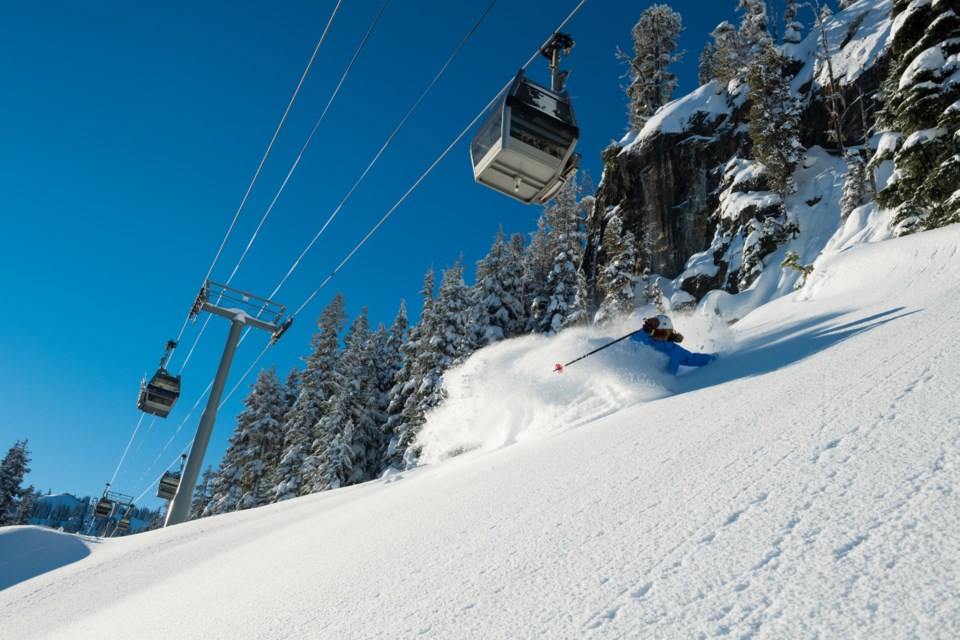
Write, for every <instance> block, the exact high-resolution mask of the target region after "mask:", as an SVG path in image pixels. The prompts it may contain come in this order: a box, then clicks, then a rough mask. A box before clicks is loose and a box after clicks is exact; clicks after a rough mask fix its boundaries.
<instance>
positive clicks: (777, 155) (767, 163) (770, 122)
mask: <svg viewBox="0 0 960 640" xmlns="http://www.w3.org/2000/svg"><path fill="white" fill-rule="evenodd" d="M746 80H747V85H748V86H749V87H750V100H751V102H752V104H751V107H750V122H749V124H748V133H749V135H750V140H751V141H752V142H753V157H754V158H756V160H757V161H759V162H760V163H761V164H762V165H763V166H764V168H765V169H766V176H767V182H768V185H769V187H770V190H771V191H773V192H775V193H777V194H779V195H780V197H781V199H782V198H786V196H787V195H789V194H791V193H793V192H794V191H795V190H796V184H795V183H794V180H793V172H794V170H795V169H796V167H797V164H798V163H799V162H800V159H801V158H802V157H803V149H802V147H801V146H800V142H799V138H800V135H799V129H800V106H799V101H798V100H797V98H796V96H794V95H793V93H792V92H791V91H790V82H789V80H788V78H787V77H786V75H785V61H784V59H783V57H782V56H781V55H780V53H779V52H777V50H776V49H775V48H774V46H773V44H772V43H771V42H770V41H769V40H768V41H767V42H766V43H765V44H764V45H763V47H762V49H761V50H760V52H759V53H758V55H757V56H756V58H755V59H754V60H753V62H751V63H750V66H749V68H748V70H747V77H746Z"/></svg>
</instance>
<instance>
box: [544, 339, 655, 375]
mask: <svg viewBox="0 0 960 640" xmlns="http://www.w3.org/2000/svg"><path fill="white" fill-rule="evenodd" d="M639 331H640V329H637V330H636V331H631V332H630V333H628V334H627V335H625V336H621V337H619V338H617V339H616V340H614V341H613V342H608V343H607V344H605V345H603V346H601V347H597V348H596V349H594V350H593V351H591V352H590V353H585V354H583V355H582V356H580V357H579V358H575V359H573V360H571V361H570V362H568V363H567V364H560V363H559V362H558V363H557V366H555V367H554V368H553V370H554V371H556V372H557V373H563V368H564V367H569V366H570V365H572V364H573V363H574V362H579V361H580V360H583V359H584V358H586V357H587V356H592V355H593V354H595V353H596V352H597V351H603V350H604V349H606V348H607V347H612V346H613V345H615V344H617V343H618V342H620V341H621V340H626V339H627V338H629V337H630V336H632V335H634V334H635V333H638V332H639Z"/></svg>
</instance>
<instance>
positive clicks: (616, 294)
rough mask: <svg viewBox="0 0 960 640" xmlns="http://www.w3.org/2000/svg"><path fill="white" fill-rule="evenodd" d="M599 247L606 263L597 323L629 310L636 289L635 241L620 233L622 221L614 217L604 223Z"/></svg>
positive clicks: (628, 235)
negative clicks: (603, 252) (602, 250)
mask: <svg viewBox="0 0 960 640" xmlns="http://www.w3.org/2000/svg"><path fill="white" fill-rule="evenodd" d="M603 248H604V251H605V253H606V256H607V264H606V266H605V267H604V269H603V271H602V272H601V274H600V280H599V283H598V284H599V287H600V291H601V293H602V294H603V302H601V303H600V309H599V311H598V312H597V315H596V322H597V323H598V324H599V323H602V322H607V321H609V320H611V319H613V318H614V317H616V316H619V315H626V314H628V313H630V312H631V311H633V308H634V298H635V292H636V287H637V240H636V237H635V236H634V235H633V233H632V232H630V231H627V232H626V233H624V231H623V220H622V219H621V218H620V216H618V215H616V214H614V215H613V216H611V217H610V220H609V221H608V222H607V228H606V229H605V230H604V233H603Z"/></svg>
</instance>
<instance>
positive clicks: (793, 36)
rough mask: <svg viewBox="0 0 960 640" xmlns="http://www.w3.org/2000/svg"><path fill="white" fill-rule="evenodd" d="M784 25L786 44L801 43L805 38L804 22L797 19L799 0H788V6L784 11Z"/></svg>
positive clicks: (784, 40)
mask: <svg viewBox="0 0 960 640" xmlns="http://www.w3.org/2000/svg"><path fill="white" fill-rule="evenodd" d="M783 25H784V30H783V42H784V43H785V44H799V43H800V41H801V40H803V23H802V22H800V21H799V20H798V19H797V0H787V8H786V9H785V10H784V12H783Z"/></svg>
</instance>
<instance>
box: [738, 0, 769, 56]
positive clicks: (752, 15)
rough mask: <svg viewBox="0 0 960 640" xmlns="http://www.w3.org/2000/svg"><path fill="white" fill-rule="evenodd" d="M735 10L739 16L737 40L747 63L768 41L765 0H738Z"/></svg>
mask: <svg viewBox="0 0 960 640" xmlns="http://www.w3.org/2000/svg"><path fill="white" fill-rule="evenodd" d="M737 10H738V11H741V12H743V13H742V15H741V17H740V28H739V29H738V38H737V39H738V41H739V43H740V47H741V50H742V52H743V53H742V55H743V58H744V60H745V62H746V63H747V64H749V63H750V61H751V60H752V59H753V58H754V57H756V55H757V54H759V53H760V51H761V50H762V48H763V47H764V46H765V45H766V44H767V43H769V42H770V25H769V22H768V20H767V0H740V4H739V5H737Z"/></svg>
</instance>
